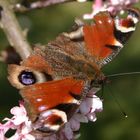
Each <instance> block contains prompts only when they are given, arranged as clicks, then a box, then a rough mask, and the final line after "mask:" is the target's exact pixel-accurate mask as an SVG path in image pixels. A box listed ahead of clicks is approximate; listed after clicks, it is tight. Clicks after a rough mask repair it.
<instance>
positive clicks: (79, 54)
mask: <svg viewBox="0 0 140 140" xmlns="http://www.w3.org/2000/svg"><path fill="white" fill-rule="evenodd" d="M125 11H126V12H127V16H126V17H119V16H115V17H114V16H112V15H111V14H110V13H109V12H108V11H103V12H99V13H97V14H96V15H95V16H94V17H93V22H92V23H91V24H87V23H84V22H82V21H79V20H77V21H76V29H75V30H74V31H72V32H69V33H62V34H60V35H59V36H58V37H57V38H56V39H55V40H53V41H51V42H49V43H48V44H47V46H37V47H35V48H34V51H33V52H32V54H31V55H30V56H29V57H28V58H27V59H25V60H23V61H22V62H21V63H20V65H16V64H11V65H9V67H8V73H9V76H8V79H9V81H10V83H11V84H12V85H13V86H14V87H16V88H17V89H19V90H20V95H21V96H22V97H23V99H24V102H25V108H26V110H27V113H28V115H29V118H30V120H31V121H32V124H33V127H34V129H35V130H36V131H38V132H41V133H45V134H46V135H50V134H53V133H55V132H57V131H59V130H60V129H61V128H62V126H64V125H65V123H67V122H68V121H69V119H70V118H71V117H72V115H73V114H74V113H75V112H76V110H77V109H78V107H79V105H80V103H81V102H82V100H83V99H84V98H85V97H86V94H87V93H88V92H89V91H90V90H92V89H93V88H94V87H100V86H101V81H102V80H103V79H104V77H105V76H104V74H103V72H102V67H103V66H104V65H106V64H108V63H109V62H110V61H111V60H112V59H113V58H114V57H115V56H116V55H117V54H118V53H119V52H120V50H121V49H122V48H123V45H124V44H125V43H126V42H127V40H128V39H129V37H130V36H131V34H132V33H133V32H134V31H135V28H136V25H137V23H138V22H139V18H140V14H139V11H138V10H137V9H134V8H129V9H125Z"/></svg>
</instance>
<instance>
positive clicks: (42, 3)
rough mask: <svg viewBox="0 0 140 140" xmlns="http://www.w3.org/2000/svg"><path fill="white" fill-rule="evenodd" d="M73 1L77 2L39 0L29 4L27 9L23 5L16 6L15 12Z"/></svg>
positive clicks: (68, 0)
mask: <svg viewBox="0 0 140 140" xmlns="http://www.w3.org/2000/svg"><path fill="white" fill-rule="evenodd" d="M73 1H77V0H42V1H39V0H38V1H35V2H31V3H28V4H27V5H28V6H27V7H26V6H24V5H21V4H16V6H15V7H14V10H15V11H18V12H25V11H29V10H33V9H39V8H45V7H48V6H51V5H56V4H62V3H66V2H73Z"/></svg>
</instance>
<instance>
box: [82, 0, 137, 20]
mask: <svg viewBox="0 0 140 140" xmlns="http://www.w3.org/2000/svg"><path fill="white" fill-rule="evenodd" d="M138 1H139V0H106V1H105V2H104V1H103V0H95V1H93V5H92V12H91V13H89V14H84V16H83V18H84V19H92V18H93V16H94V15H95V14H97V13H98V12H99V11H105V10H107V11H109V12H111V13H112V14H115V13H116V12H118V11H122V10H123V9H124V8H126V7H128V6H131V5H133V4H135V3H137V2H138Z"/></svg>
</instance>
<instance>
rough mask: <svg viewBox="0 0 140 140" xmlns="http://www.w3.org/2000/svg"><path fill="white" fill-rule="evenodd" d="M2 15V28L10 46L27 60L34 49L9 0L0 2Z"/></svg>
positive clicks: (0, 22) (0, 23) (0, 21)
mask: <svg viewBox="0 0 140 140" xmlns="http://www.w3.org/2000/svg"><path fill="white" fill-rule="evenodd" d="M0 14H1V19H0V26H1V28H2V29H3V30H4V32H5V34H6V36H7V39H8V41H9V43H10V45H11V46H12V47H14V49H15V50H16V52H17V53H18V54H19V55H20V56H21V58H22V59H25V58H27V57H28V56H29V55H30V53H31V52H32V49H31V47H30V45H29V43H28V41H27V40H26V37H25V36H24V33H23V31H22V29H21V27H20V25H19V23H18V21H17V19H16V17H15V14H14V12H13V9H12V7H11V5H10V4H9V3H8V1H7V0H0Z"/></svg>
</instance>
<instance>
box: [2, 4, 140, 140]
mask: <svg viewBox="0 0 140 140" xmlns="http://www.w3.org/2000/svg"><path fill="white" fill-rule="evenodd" d="M137 6H139V7H140V4H137ZM90 11H91V3H86V4H85V3H83V4H79V3H69V4H63V5H57V6H51V7H48V8H46V9H41V10H34V11H31V12H28V13H24V14H18V15H17V16H18V19H19V21H20V23H21V25H22V27H23V29H25V28H28V29H29V34H28V40H29V41H30V43H31V44H35V43H42V44H46V43H47V42H48V41H49V40H52V39H54V38H55V37H56V36H57V35H58V34H59V33H61V32H64V31H68V30H69V29H70V28H71V26H72V25H73V21H74V18H75V17H80V16H81V15H82V14H83V13H87V12H90ZM6 46H8V42H7V40H6V37H5V35H4V33H3V32H2V30H0V50H2V49H4V48H5V47H6ZM134 71H140V25H138V27H137V30H136V31H135V33H134V34H133V36H132V37H131V39H130V40H129V41H128V43H127V44H126V45H125V48H124V49H123V50H122V51H121V53H120V54H119V55H118V56H117V57H116V58H115V59H114V60H113V61H112V62H111V63H109V64H108V65H106V66H105V67H104V69H103V72H104V73H105V75H109V74H114V73H121V72H134ZM98 94H100V93H98ZM98 94H97V95H98ZM112 94H113V96H115V97H112ZM19 99H21V97H20V96H19V94H18V91H17V90H16V89H15V88H13V87H12V86H11V85H10V84H9V82H8V80H7V65H6V64H3V63H1V62H0V120H2V119H3V118H4V117H10V112H9V111H10V108H12V107H13V106H15V105H18V101H19ZM103 99H104V110H103V112H101V113H98V115H97V116H98V119H97V121H96V122H94V123H88V124H82V127H81V137H80V139H79V140H86V139H94V140H124V139H127V140H140V74H137V75H131V76H128V75H127V76H122V77H115V78H110V83H109V84H106V85H105V89H104V91H103ZM116 99H117V100H118V102H119V104H120V105H121V107H122V108H123V110H124V111H125V112H126V114H127V115H128V117H127V118H125V116H124V115H122V111H121V110H120V108H119V105H118V104H117V103H116V101H115V100H116Z"/></svg>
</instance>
